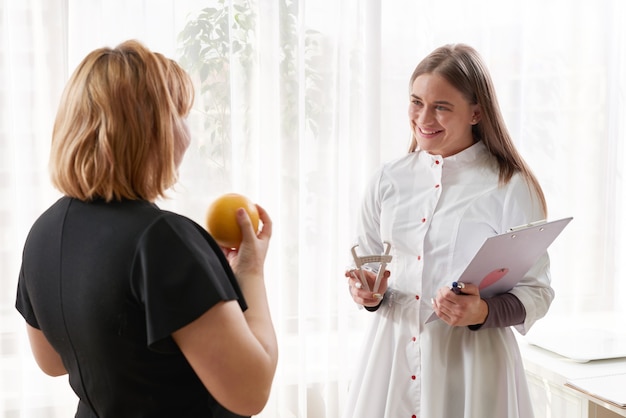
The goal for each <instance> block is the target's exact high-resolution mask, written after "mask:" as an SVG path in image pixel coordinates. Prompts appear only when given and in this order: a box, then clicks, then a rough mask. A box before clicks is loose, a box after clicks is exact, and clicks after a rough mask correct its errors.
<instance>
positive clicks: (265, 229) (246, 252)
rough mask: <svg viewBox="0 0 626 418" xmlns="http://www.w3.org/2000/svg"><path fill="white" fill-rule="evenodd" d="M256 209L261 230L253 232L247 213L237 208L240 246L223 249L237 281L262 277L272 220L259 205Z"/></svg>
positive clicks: (270, 235)
mask: <svg viewBox="0 0 626 418" xmlns="http://www.w3.org/2000/svg"><path fill="white" fill-rule="evenodd" d="M256 208H257V211H258V213H259V219H260V221H261V230H260V231H258V232H257V231H255V230H254V229H253V227H252V221H251V220H250V217H249V216H248V213H247V212H246V211H245V210H244V209H243V208H239V209H238V210H237V223H238V224H239V227H240V228H241V234H242V240H241V245H240V246H239V248H238V249H226V248H224V254H225V255H226V258H227V259H228V262H229V263H230V266H231V268H232V269H233V272H234V273H235V276H236V277H237V278H238V279H243V278H245V277H248V276H257V275H261V276H262V275H263V266H264V263H265V257H266V256H267V250H268V248H269V242H270V238H271V237H272V220H271V219H270V217H269V215H268V213H267V212H266V211H265V209H263V208H262V207H261V206H259V205H256Z"/></svg>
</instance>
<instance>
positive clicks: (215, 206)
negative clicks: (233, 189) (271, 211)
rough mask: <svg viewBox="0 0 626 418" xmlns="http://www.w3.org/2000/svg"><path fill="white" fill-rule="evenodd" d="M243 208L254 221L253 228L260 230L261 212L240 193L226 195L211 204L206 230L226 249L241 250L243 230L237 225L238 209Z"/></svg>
mask: <svg viewBox="0 0 626 418" xmlns="http://www.w3.org/2000/svg"><path fill="white" fill-rule="evenodd" d="M239 208H243V209H244V210H245V211H246V212H247V213H248V216H249V217H250V220H251V221H252V228H253V229H254V230H255V231H257V230H258V228H259V212H258V211H257V208H256V205H255V204H254V203H252V201H251V200H250V199H248V198H247V197H245V196H243V195H240V194H238V193H227V194H224V195H222V196H220V197H218V198H217V199H215V200H214V201H213V203H211V205H210V206H209V209H208V211H207V215H206V228H207V230H208V231H209V233H210V234H211V236H213V238H214V239H215V241H217V243H218V244H219V245H220V246H222V247H225V248H239V245H241V239H242V235H241V229H240V228H239V224H238V223H237V209H239Z"/></svg>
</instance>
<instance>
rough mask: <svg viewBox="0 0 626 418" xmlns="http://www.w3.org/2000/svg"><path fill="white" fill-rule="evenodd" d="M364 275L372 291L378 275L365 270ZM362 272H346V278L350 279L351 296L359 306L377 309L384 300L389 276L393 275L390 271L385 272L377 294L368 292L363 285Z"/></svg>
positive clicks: (352, 270)
mask: <svg viewBox="0 0 626 418" xmlns="http://www.w3.org/2000/svg"><path fill="white" fill-rule="evenodd" d="M362 273H363V275H364V277H365V279H366V281H367V284H368V286H369V288H370V289H373V288H374V283H375V282H376V274H375V273H373V272H371V271H368V270H365V269H363V270H362ZM360 274H361V273H360V272H359V271H358V270H354V269H351V270H346V272H345V276H346V277H347V278H348V285H349V288H350V296H352V300H354V302H355V303H357V304H358V305H363V306H367V307H375V306H378V305H379V304H380V302H381V300H382V299H383V295H384V294H385V292H386V291H387V286H388V281H389V276H390V275H391V273H390V272H389V270H385V272H384V273H383V277H382V278H381V279H380V284H379V286H378V289H377V291H376V292H372V291H371V290H367V289H366V288H365V286H363V283H361V279H360Z"/></svg>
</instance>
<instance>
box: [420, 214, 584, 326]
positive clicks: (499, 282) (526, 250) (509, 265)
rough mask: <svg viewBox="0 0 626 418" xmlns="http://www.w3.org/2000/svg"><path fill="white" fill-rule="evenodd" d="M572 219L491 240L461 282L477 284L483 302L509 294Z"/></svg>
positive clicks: (522, 228) (520, 229) (532, 226)
mask: <svg viewBox="0 0 626 418" xmlns="http://www.w3.org/2000/svg"><path fill="white" fill-rule="evenodd" d="M572 219H573V217H568V218H563V219H558V220H556V221H550V222H546V221H539V222H533V223H531V224H528V225H521V226H517V227H513V228H511V229H510V230H509V232H506V233H504V234H500V235H494V236H493V237H489V238H487V239H486V240H485V242H484V243H483V245H482V247H480V249H479V250H478V252H477V253H476V255H475V256H474V258H473V259H472V261H470V263H469V264H468V266H467V267H466V268H465V271H463V273H462V274H461V276H460V277H459V278H458V279H457V281H459V282H463V283H472V284H475V285H476V286H478V288H479V289H480V296H481V297H483V298H488V297H491V296H495V295H498V294H500V293H504V292H508V291H509V290H511V289H512V288H513V287H515V285H516V284H517V283H518V282H519V281H520V280H522V279H523V278H524V275H525V274H526V273H528V271H529V270H530V269H531V267H532V266H533V265H534V264H535V262H536V261H537V260H538V259H539V257H540V256H541V255H542V254H544V253H545V252H546V251H547V249H548V247H549V246H550V244H552V242H554V240H555V239H556V237H557V236H559V234H560V233H561V232H562V231H563V229H564V228H565V227H566V226H567V224H568V223H569V222H570V221H571V220H572ZM435 319H438V316H437V314H435V313H434V312H433V314H432V315H431V316H430V317H429V318H428V319H427V320H426V323H429V322H432V321H433V320H435Z"/></svg>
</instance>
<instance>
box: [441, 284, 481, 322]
mask: <svg viewBox="0 0 626 418" xmlns="http://www.w3.org/2000/svg"><path fill="white" fill-rule="evenodd" d="M460 291H461V292H462V293H455V292H454V291H453V290H451V289H450V288H449V287H442V288H440V289H439V290H438V291H437V296H436V297H435V298H434V299H433V300H432V303H433V310H434V311H435V312H436V313H437V316H438V317H439V318H441V319H442V320H443V321H444V322H446V323H447V324H449V325H452V326H465V325H472V324H474V323H475V322H474V320H475V318H474V316H475V314H474V312H475V311H476V306H478V305H479V304H480V303H481V298H480V292H479V289H478V287H477V286H475V285H473V284H464V286H463V287H462V288H461V289H460Z"/></svg>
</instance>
